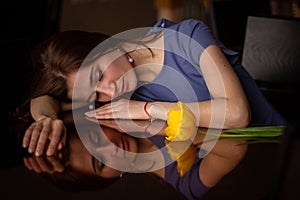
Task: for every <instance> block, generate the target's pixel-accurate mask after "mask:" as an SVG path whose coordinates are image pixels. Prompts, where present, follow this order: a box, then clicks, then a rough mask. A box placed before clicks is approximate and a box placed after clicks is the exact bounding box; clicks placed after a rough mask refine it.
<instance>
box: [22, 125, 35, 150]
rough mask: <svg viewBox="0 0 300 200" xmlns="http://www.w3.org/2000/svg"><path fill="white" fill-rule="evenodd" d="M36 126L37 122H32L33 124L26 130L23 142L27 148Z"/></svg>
mask: <svg viewBox="0 0 300 200" xmlns="http://www.w3.org/2000/svg"><path fill="white" fill-rule="evenodd" d="M34 127H35V123H33V124H31V126H30V127H29V128H28V129H27V130H26V131H25V134H24V136H23V143H22V145H23V147H24V148H27V147H28V145H29V141H30V137H31V134H32V131H33V129H34Z"/></svg>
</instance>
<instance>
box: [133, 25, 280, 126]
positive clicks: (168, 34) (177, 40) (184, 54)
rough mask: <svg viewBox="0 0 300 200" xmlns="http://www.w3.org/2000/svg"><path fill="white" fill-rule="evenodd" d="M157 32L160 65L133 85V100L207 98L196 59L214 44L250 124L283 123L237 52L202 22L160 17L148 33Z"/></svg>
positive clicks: (192, 99) (204, 99) (167, 100)
mask: <svg viewBox="0 0 300 200" xmlns="http://www.w3.org/2000/svg"><path fill="white" fill-rule="evenodd" d="M158 31H163V33H164V54H165V55H164V65H163V67H162V70H161V72H160V73H159V74H158V76H157V77H156V78H155V79H154V80H153V81H152V82H151V83H148V84H144V85H141V86H140V87H139V88H137V90H136V91H135V92H134V95H133V98H134V99H136V100H141V101H165V102H177V101H182V102H201V101H207V100H211V99H212V96H211V95H210V93H209V91H208V88H207V86H206V83H205V80H204V78H203V76H202V72H201V69H200V66H199V58H200V56H201V54H202V52H203V50H205V49H206V48H207V47H208V46H210V45H216V46H218V47H220V48H221V50H222V51H223V53H224V55H225V56H226V58H227V59H228V61H229V62H230V64H231V65H232V67H233V68H234V70H235V72H236V73H237V75H238V77H239V79H240V81H241V84H242V86H243V88H244V92H245V94H246V96H247V99H248V102H249V104H250V108H251V115H252V118H251V122H250V126H258V125H285V120H284V119H283V118H282V116H281V115H280V114H279V113H278V112H277V111H276V110H275V109H274V108H273V106H272V105H271V104H270V103H269V102H268V101H267V100H266V98H265V97H264V96H263V94H262V93H261V91H260V90H259V88H258V86H257V85H256V83H255V81H254V80H253V78H252V77H251V76H250V74H249V73H248V72H247V71H246V70H245V68H244V67H243V66H242V65H241V63H240V61H239V54H238V52H235V51H232V50H229V49H228V48H226V47H225V46H224V45H223V44H222V43H221V42H220V41H218V40H217V39H216V38H215V37H214V36H213V34H212V32H211V30H210V28H209V27H208V26H207V25H205V24H204V23H203V22H201V21H198V20H194V19H188V20H183V21H181V22H179V23H174V22H171V21H168V20H166V19H161V20H159V21H158V22H157V23H156V24H155V25H154V27H153V28H152V29H151V30H150V31H149V32H148V34H151V33H155V32H158ZM216 78H218V75H217V74H216Z"/></svg>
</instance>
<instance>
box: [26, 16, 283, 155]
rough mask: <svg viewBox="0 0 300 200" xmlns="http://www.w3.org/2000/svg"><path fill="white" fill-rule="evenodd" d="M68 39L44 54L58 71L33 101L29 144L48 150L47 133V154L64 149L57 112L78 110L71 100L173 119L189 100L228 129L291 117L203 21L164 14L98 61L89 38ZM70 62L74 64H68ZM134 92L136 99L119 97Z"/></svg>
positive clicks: (108, 114) (102, 111) (203, 119)
mask: <svg viewBox="0 0 300 200" xmlns="http://www.w3.org/2000/svg"><path fill="white" fill-rule="evenodd" d="M64 34H66V33H61V36H59V35H60V34H58V35H57V36H56V37H57V38H60V37H64V36H63V35H64ZM70 34H71V33H70ZM65 36H66V35H65ZM102 36H103V35H102ZM100 38H101V39H102V40H104V38H105V37H100ZM60 39H62V38H60ZM68 40H69V42H68V44H63V43H57V42H58V40H55V37H54V38H53V41H52V42H50V45H48V48H46V50H45V51H44V52H43V53H42V54H41V55H42V56H41V58H43V62H44V63H42V65H43V67H44V68H45V69H46V70H51V71H52V72H51V73H49V72H47V75H45V74H46V72H43V71H42V73H41V74H42V75H41V80H40V83H44V84H43V85H39V92H38V93H36V95H35V96H33V97H36V98H34V99H32V100H31V114H32V117H33V118H34V119H35V120H36V123H34V124H33V125H32V126H31V127H30V128H29V129H28V131H27V132H26V134H25V136H26V137H25V139H24V146H25V147H27V146H29V151H31V152H34V151H35V153H36V154H37V155H41V154H42V152H43V150H44V146H45V141H46V140H47V139H48V138H49V139H50V145H49V148H48V150H47V154H48V155H51V154H53V153H54V151H55V149H57V148H61V145H62V144H61V143H60V141H59V140H60V133H61V131H62V130H63V123H62V122H61V121H60V120H59V119H58V117H57V115H58V113H59V112H60V111H62V110H65V109H71V108H72V107H71V105H70V103H69V104H68V105H67V104H65V103H66V102H70V101H71V100H72V101H73V102H72V103H73V107H74V105H76V106H77V105H78V104H75V103H77V102H84V103H87V102H93V101H94V100H96V101H99V102H107V101H111V102H109V103H108V104H106V105H104V106H101V107H99V108H97V109H95V110H92V111H91V112H88V113H86V115H87V116H89V117H95V118H96V119H111V118H126V119H149V118H156V119H161V120H166V119H167V118H168V116H167V114H168V112H169V111H170V109H171V108H177V105H176V102H177V101H183V102H186V103H188V105H189V106H190V107H191V108H192V110H193V111H194V113H195V115H196V116H197V119H198V125H199V126H201V127H213V128H222V129H228V128H237V127H246V126H249V125H251V126H253V125H283V124H284V123H285V121H284V119H282V117H281V116H280V115H279V114H278V112H277V111H276V110H274V108H273V107H272V106H271V105H270V104H269V103H268V102H267V101H266V99H265V98H264V97H263V95H262V94H261V93H260V91H259V89H258V87H257V86H256V85H255V82H254V80H253V79H252V78H251V76H250V75H249V74H248V73H247V72H246V70H245V69H244V68H243V67H242V66H241V64H240V62H239V55H238V53H236V52H233V51H231V50H229V49H227V48H226V47H224V46H223V45H222V43H221V42H219V41H218V40H217V39H215V38H214V37H213V34H212V32H211V30H210V29H209V28H208V27H207V26H206V25H205V24H203V23H202V22H201V21H198V20H192V19H191V20H184V21H182V22H180V23H177V24H175V23H173V22H170V21H168V20H165V19H161V20H160V21H158V22H157V23H156V24H155V26H154V27H153V29H151V30H150V31H149V32H148V33H147V34H146V35H145V36H144V37H142V38H138V39H137V40H128V41H121V42H117V43H114V44H113V45H112V46H110V47H109V48H107V49H105V48H104V51H103V49H101V53H98V52H97V51H93V52H92V54H91V56H90V58H91V57H92V59H91V60H92V61H91V60H90V59H87V62H83V61H84V60H83V57H84V56H87V54H88V51H87V49H82V48H79V47H80V46H79V45H82V44H83V43H85V42H90V40H88V39H84V38H81V39H79V38H77V40H79V41H80V42H77V40H74V41H71V40H72V38H71V37H70V38H68ZM75 41H76V42H75ZM106 41H107V40H106ZM113 41H114V40H113ZM55 42H56V43H57V44H56V43H55ZM65 42H66V41H65ZM63 45H64V46H63ZM96 45H97V44H94V46H93V47H96ZM77 47H78V48H77ZM90 47H91V46H90ZM93 47H91V48H90V49H89V50H92V48H93ZM55 48H58V49H59V50H58V49H55ZM60 48H62V49H60ZM78 49H79V50H82V51H84V53H86V54H85V55H84V56H83V55H82V54H81V55H80V56H81V57H78V52H74V51H75V50H78ZM96 50H97V49H96ZM103 52H104V53H103ZM55 53H56V54H55ZM72 53H77V54H76V55H75V54H72ZM80 53H82V52H80ZM84 53H83V54H84ZM98 54H100V56H98ZM97 56H98V57H97ZM62 58H63V59H62ZM60 59H61V60H60ZM67 60H68V62H69V63H63V62H62V61H67ZM75 61H76V62H75ZM80 64H82V67H80ZM56 67H59V69H58V68H56ZM71 67H72V69H70V68H71ZM53 72H54V73H55V76H53ZM42 76H50V77H45V78H44V77H42ZM49 79H50V81H48V80H49ZM51 79H52V80H55V81H52V80H51ZM90 82H92V83H90ZM45 87H46V88H47V89H44V88H45ZM130 92H131V93H132V94H131V98H130V99H129V100H124V99H120V100H116V99H119V98H122V95H124V94H125V93H130ZM42 95H43V96H42Z"/></svg>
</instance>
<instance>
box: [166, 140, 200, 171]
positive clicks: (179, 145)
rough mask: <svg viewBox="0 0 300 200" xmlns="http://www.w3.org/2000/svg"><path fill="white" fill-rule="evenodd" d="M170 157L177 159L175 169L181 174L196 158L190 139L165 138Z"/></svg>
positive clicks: (194, 148)
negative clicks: (171, 139)
mask: <svg viewBox="0 0 300 200" xmlns="http://www.w3.org/2000/svg"><path fill="white" fill-rule="evenodd" d="M165 142H166V145H167V148H168V153H169V154H170V156H171V159H172V160H174V161H177V170H178V173H179V174H180V176H183V175H184V174H185V173H186V172H187V171H188V170H189V169H190V168H191V167H192V165H193V163H194V161H195V159H196V147H195V146H194V145H193V144H191V142H190V141H188V140H185V141H175V142H174V141H173V142H170V141H168V140H165Z"/></svg>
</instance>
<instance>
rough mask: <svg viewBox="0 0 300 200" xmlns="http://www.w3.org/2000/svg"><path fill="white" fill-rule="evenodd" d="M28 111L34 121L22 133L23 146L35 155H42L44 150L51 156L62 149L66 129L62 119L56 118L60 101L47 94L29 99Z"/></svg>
mask: <svg viewBox="0 0 300 200" xmlns="http://www.w3.org/2000/svg"><path fill="white" fill-rule="evenodd" d="M30 112H31V115H32V117H33V119H34V120H35V122H34V123H32V125H31V126H30V127H29V128H28V129H27V130H26V132H25V134H24V137H23V147H24V148H28V152H29V153H35V155H36V156H40V155H42V154H43V153H44V151H45V150H46V154H47V155H49V156H51V155H53V154H54V153H55V152H56V150H60V149H62V148H63V146H64V144H65V139H66V129H65V125H64V123H63V121H62V120H60V119H58V113H59V112H60V102H59V101H58V100H56V99H54V98H53V97H50V96H48V95H44V96H40V97H37V98H35V99H32V100H31V104H30Z"/></svg>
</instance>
